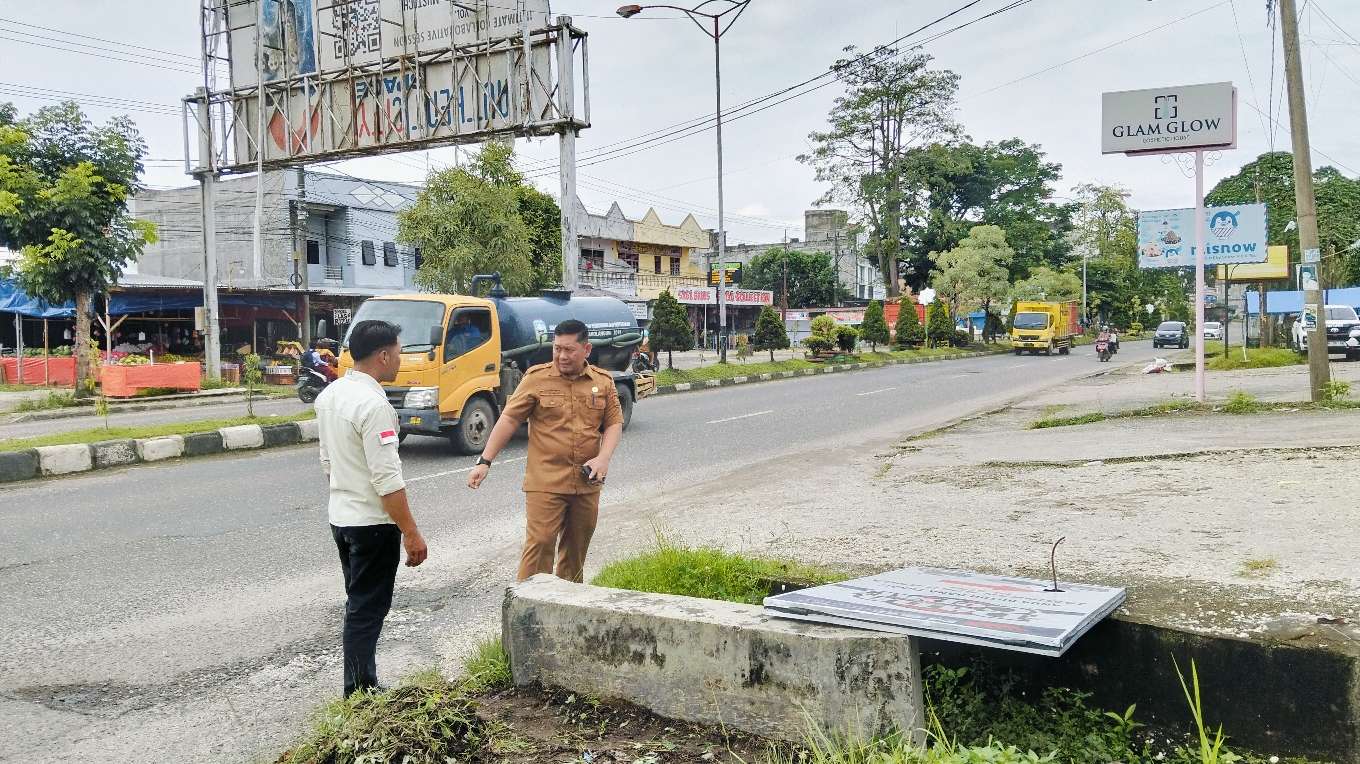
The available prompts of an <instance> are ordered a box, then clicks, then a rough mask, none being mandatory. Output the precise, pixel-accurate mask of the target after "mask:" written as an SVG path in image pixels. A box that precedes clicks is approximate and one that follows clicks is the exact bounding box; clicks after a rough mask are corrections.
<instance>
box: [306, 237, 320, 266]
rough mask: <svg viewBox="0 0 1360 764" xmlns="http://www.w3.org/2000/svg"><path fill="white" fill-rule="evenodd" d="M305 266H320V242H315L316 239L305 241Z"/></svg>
mask: <svg viewBox="0 0 1360 764" xmlns="http://www.w3.org/2000/svg"><path fill="white" fill-rule="evenodd" d="M307 264H308V265H320V264H321V242H319V241H317V240H316V239H308V240H307Z"/></svg>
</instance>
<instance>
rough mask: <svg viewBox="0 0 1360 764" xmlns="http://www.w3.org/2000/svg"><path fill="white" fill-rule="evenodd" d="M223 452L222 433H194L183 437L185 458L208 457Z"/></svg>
mask: <svg viewBox="0 0 1360 764" xmlns="http://www.w3.org/2000/svg"><path fill="white" fill-rule="evenodd" d="M225 450H226V448H225V447H224V446H223V445H222V433H220V432H218V431H216V430H214V431H212V432H196V433H194V434H192V435H185V436H184V455H185V456H210V455H212V454H220V453H222V452H223V451H225Z"/></svg>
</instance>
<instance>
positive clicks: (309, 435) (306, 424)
mask: <svg viewBox="0 0 1360 764" xmlns="http://www.w3.org/2000/svg"><path fill="white" fill-rule="evenodd" d="M297 428H298V437H299V439H300V440H301V441H302V442H303V443H307V442H310V441H313V440H318V439H319V438H320V437H321V430H320V428H319V426H318V425H317V423H316V420H315V419H304V420H302V421H301V422H298V423H297Z"/></svg>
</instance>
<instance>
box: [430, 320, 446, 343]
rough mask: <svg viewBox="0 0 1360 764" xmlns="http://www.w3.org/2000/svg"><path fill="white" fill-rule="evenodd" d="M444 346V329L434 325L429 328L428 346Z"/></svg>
mask: <svg viewBox="0 0 1360 764" xmlns="http://www.w3.org/2000/svg"><path fill="white" fill-rule="evenodd" d="M442 344H444V327H442V326H440V325H439V324H435V325H434V326H431V327H430V346H431V347H439V346H440V345H442Z"/></svg>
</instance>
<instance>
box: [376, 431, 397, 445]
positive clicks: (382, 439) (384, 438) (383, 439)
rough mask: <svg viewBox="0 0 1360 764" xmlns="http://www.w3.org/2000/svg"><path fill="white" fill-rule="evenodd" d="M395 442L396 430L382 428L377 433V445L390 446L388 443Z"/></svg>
mask: <svg viewBox="0 0 1360 764" xmlns="http://www.w3.org/2000/svg"><path fill="white" fill-rule="evenodd" d="M396 442H397V431H396V430H383V431H382V432H380V433H378V444H379V445H383V446H390V445H392V444H393V443H396Z"/></svg>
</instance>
